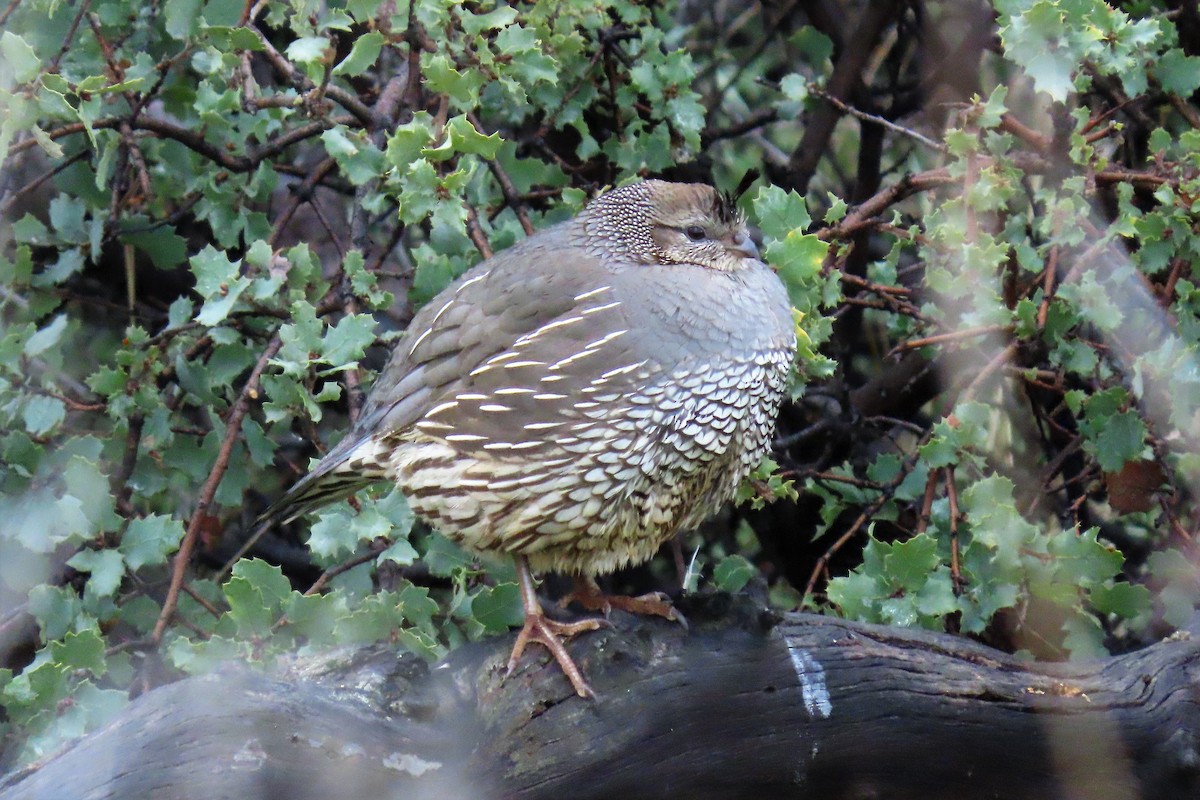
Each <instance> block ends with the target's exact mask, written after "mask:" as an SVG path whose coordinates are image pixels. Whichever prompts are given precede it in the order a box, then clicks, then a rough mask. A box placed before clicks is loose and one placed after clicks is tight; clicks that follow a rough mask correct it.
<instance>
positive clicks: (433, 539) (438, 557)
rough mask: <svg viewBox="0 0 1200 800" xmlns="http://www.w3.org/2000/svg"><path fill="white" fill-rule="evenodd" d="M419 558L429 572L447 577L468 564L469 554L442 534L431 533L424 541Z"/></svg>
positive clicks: (469, 561)
mask: <svg viewBox="0 0 1200 800" xmlns="http://www.w3.org/2000/svg"><path fill="white" fill-rule="evenodd" d="M421 560H422V561H424V563H425V566H426V567H428V569H429V572H430V574H432V575H436V576H438V577H439V578H448V577H450V575H451V574H452V573H453V572H454V571H455V570H457V569H460V568H462V567H465V566H467V565H469V564H470V563H471V556H470V555H468V554H467V552H466V551H465V550H463V549H462V548H461V547H459V546H458V545H456V544H454V542H451V541H450V540H449V539H447V538H446V537H445V536H443V535H442V534H440V533H431V534H430V535H429V538H428V539H426V541H425V553H424V555H423V556H422V559H421Z"/></svg>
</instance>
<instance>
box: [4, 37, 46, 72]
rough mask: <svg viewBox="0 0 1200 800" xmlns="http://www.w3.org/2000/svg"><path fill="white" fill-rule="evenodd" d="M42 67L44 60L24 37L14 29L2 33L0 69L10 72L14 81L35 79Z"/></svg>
mask: <svg viewBox="0 0 1200 800" xmlns="http://www.w3.org/2000/svg"><path fill="white" fill-rule="evenodd" d="M41 68H42V60H41V59H40V58H38V57H37V53H35V52H34V51H33V48H32V47H30V46H29V44H28V43H27V42H26V41H25V40H24V39H22V38H21V37H20V36H17V35H16V34H15V33H13V32H12V31H5V32H4V33H3V34H0V70H4V71H7V72H9V73H10V74H11V76H12V81H13V82H14V83H26V82H28V81H31V80H33V79H34V78H36V77H37V75H38V72H39V71H40V70H41ZM2 75H3V72H0V76H2ZM0 85H2V84H0Z"/></svg>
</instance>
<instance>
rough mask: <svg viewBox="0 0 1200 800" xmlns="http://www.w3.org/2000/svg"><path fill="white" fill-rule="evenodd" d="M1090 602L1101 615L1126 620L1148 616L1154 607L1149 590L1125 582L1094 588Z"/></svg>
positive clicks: (1090, 593)
mask: <svg viewBox="0 0 1200 800" xmlns="http://www.w3.org/2000/svg"><path fill="white" fill-rule="evenodd" d="M1088 601H1089V602H1090V603H1091V606H1092V608H1094V609H1096V610H1097V611H1099V612H1100V613H1101V614H1116V615H1117V616H1118V617H1122V618H1124V619H1136V618H1138V617H1142V616H1145V615H1148V614H1149V613H1150V612H1151V611H1152V610H1153V607H1154V604H1153V601H1152V597H1151V594H1150V590H1149V589H1147V588H1146V587H1145V586H1135V585H1133V584H1131V583H1127V582H1125V581H1116V582H1111V583H1108V584H1101V585H1099V586H1093V587H1092V590H1091V591H1090V592H1089V593H1088Z"/></svg>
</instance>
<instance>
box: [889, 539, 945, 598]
mask: <svg viewBox="0 0 1200 800" xmlns="http://www.w3.org/2000/svg"><path fill="white" fill-rule="evenodd" d="M939 562H940V559H939V557H938V554H937V541H936V540H935V539H934V538H933V537H932V536H930V535H929V534H927V533H921V534H918V535H916V536H914V537H912V538H911V539H909V540H907V541H904V542H896V543H895V544H893V545H892V552H890V553H888V554H887V555H886V556H884V558H883V566H884V573H885V574H886V575H887V576H888V578H890V579H891V582H892V585H893V586H895V587H896V588H897V589H907V590H914V589H917V588H919V587H921V586H923V585H924V584H925V581H926V580H927V579H928V578H929V574H930V573H931V572H932V571H933V569H934V567H936V566H937V565H938V563H939Z"/></svg>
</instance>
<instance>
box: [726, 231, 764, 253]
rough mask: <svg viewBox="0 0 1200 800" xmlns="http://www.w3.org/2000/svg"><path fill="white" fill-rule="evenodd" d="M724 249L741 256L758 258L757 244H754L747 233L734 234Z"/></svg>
mask: <svg viewBox="0 0 1200 800" xmlns="http://www.w3.org/2000/svg"><path fill="white" fill-rule="evenodd" d="M725 249H727V250H729V251H730V252H731V253H737V254H738V255H740V256H741V257H742V258H754V259H757V258H758V246H757V245H755V244H754V240H753V239H751V238H750V234H748V233H739V234H736V235H735V236H734V237H733V240H732V241H731V242H730V243H729V244H727V245H726V246H725Z"/></svg>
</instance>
